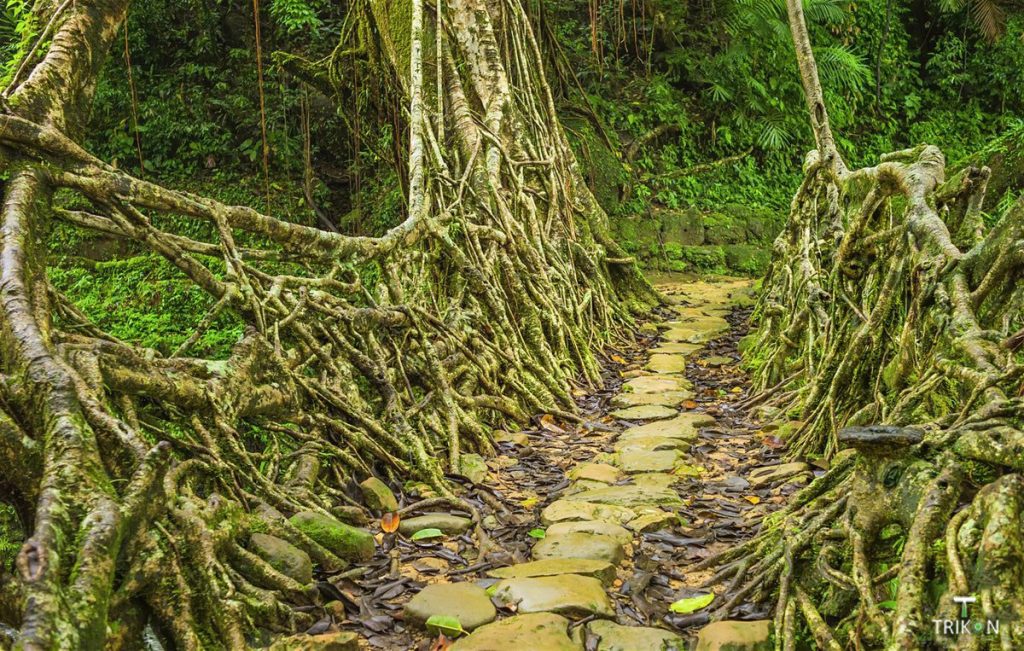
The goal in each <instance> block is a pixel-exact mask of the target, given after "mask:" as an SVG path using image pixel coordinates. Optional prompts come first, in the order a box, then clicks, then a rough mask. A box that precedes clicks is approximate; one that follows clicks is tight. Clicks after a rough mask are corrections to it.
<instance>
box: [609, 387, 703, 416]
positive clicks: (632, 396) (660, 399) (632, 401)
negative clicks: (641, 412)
mask: <svg viewBox="0 0 1024 651" xmlns="http://www.w3.org/2000/svg"><path fill="white" fill-rule="evenodd" d="M692 397H693V392H692V391H686V390H683V391H662V392H661V393H628V392H627V393H619V394H617V395H615V396H614V397H612V401H611V405H612V407H636V406H641V405H662V406H665V407H674V406H676V405H678V404H679V403H680V402H682V401H684V400H687V399H689V398H692ZM673 413H674V410H673Z"/></svg>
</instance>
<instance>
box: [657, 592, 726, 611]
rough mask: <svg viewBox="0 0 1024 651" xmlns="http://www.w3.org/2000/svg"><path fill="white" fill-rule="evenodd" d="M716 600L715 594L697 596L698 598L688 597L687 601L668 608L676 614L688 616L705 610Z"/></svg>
mask: <svg viewBox="0 0 1024 651" xmlns="http://www.w3.org/2000/svg"><path fill="white" fill-rule="evenodd" d="M714 600H715V595H714V593H709V594H702V595H697V596H696V597H687V598H686V599H680V600H679V601H676V602H674V603H673V604H672V605H671V606H669V607H668V609H669V610H671V611H672V612H674V613H679V614H681V615H687V614H689V613H693V612H697V611H698V610H700V609H701V608H704V607H705V606H707V605H708V604H709V603H711V602H712V601H714Z"/></svg>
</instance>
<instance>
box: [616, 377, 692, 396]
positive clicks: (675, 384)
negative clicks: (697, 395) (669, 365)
mask: <svg viewBox="0 0 1024 651" xmlns="http://www.w3.org/2000/svg"><path fill="white" fill-rule="evenodd" d="M690 388H692V385H691V383H690V381H689V380H686V379H685V378H681V377H674V376H665V375H644V376H641V377H637V378H633V379H632V380H629V381H628V382H625V383H623V385H622V390H623V391H626V392H632V393H662V392H665V391H669V392H671V391H682V390H684V389H690Z"/></svg>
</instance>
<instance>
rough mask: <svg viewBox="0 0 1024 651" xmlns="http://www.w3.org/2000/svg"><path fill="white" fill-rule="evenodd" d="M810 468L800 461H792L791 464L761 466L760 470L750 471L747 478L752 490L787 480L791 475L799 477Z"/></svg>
mask: <svg viewBox="0 0 1024 651" xmlns="http://www.w3.org/2000/svg"><path fill="white" fill-rule="evenodd" d="M810 471H811V467H810V466H809V465H807V464H806V463H802V462H800V461H794V462H792V463H783V464H779V465H777V466H763V467H761V468H754V469H753V470H751V471H750V474H749V475H748V476H747V478H748V479H749V480H750V485H751V486H753V487H754V488H758V487H761V486H767V485H768V484H772V483H775V482H777V481H781V480H783V479H788V478H790V477H792V476H793V475H799V474H801V473H805V472H810Z"/></svg>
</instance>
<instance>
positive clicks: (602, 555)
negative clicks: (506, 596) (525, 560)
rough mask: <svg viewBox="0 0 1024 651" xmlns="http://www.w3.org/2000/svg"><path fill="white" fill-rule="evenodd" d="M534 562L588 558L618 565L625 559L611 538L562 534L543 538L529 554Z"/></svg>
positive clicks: (576, 533)
mask: <svg viewBox="0 0 1024 651" xmlns="http://www.w3.org/2000/svg"><path fill="white" fill-rule="evenodd" d="M530 553H531V555H532V556H533V560H535V561H543V560H547V559H551V558H589V559H591V560H595V561H604V562H606V563H612V564H614V565H618V564H619V563H621V562H622V559H623V558H625V557H626V550H625V548H624V547H623V546H622V543H621V542H619V541H618V540H617V539H615V538H614V537H612V536H604V535H601V534H597V533H582V532H579V531H577V532H573V533H563V534H557V535H556V534H548V535H546V536H544V538H542V539H541V540H540V541H538V542H537V544H536V545H534V546H533V550H532V551H531V552H530Z"/></svg>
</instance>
